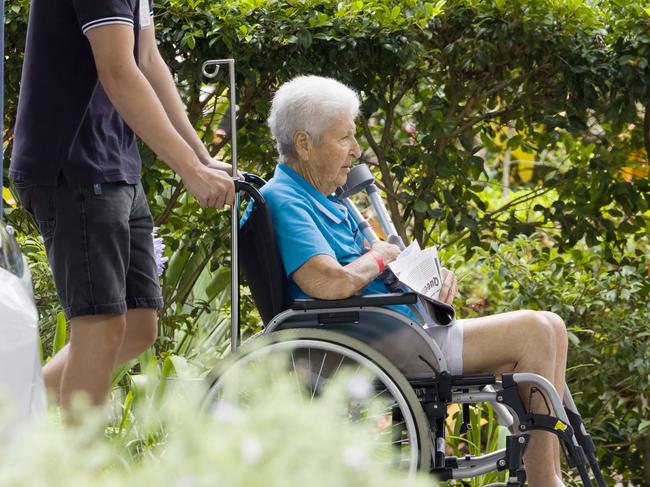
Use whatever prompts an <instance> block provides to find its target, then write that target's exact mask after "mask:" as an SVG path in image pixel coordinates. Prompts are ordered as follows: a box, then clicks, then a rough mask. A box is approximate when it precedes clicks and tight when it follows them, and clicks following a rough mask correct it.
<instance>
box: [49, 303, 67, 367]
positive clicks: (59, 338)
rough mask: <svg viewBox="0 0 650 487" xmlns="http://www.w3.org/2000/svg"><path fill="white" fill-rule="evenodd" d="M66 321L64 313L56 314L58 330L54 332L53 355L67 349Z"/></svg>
mask: <svg viewBox="0 0 650 487" xmlns="http://www.w3.org/2000/svg"><path fill="white" fill-rule="evenodd" d="M66 324H67V323H66V319H65V314H63V311H59V312H58V313H57V314H56V329H55V331H54V343H53V345H52V355H53V356H54V355H56V354H57V353H58V352H59V350H61V349H62V348H63V347H65V344H66V341H67V330H66Z"/></svg>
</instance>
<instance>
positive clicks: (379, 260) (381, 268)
mask: <svg viewBox="0 0 650 487" xmlns="http://www.w3.org/2000/svg"><path fill="white" fill-rule="evenodd" d="M370 253H371V254H372V256H373V257H374V258H375V260H376V261H377V266H378V267H379V273H380V274H381V273H382V272H384V269H385V268H386V263H385V262H384V259H382V257H381V255H380V254H379V252H377V251H376V250H371V251H370Z"/></svg>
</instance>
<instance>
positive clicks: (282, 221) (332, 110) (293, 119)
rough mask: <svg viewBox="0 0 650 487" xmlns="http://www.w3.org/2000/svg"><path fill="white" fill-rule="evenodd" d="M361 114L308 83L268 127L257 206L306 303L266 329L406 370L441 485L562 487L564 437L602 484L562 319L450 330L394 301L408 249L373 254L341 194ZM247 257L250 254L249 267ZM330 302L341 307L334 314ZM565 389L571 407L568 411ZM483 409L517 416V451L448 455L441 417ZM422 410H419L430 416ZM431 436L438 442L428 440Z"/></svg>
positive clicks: (486, 322) (296, 83)
mask: <svg viewBox="0 0 650 487" xmlns="http://www.w3.org/2000/svg"><path fill="white" fill-rule="evenodd" d="M358 111H359V98H358V96H357V94H356V93H355V92H354V91H353V90H351V89H350V88H348V87H347V86H345V85H343V84H341V83H339V82H337V81H335V80H332V79H329V78H322V77H317V76H306V77H299V78H296V79H294V80H292V81H290V82H287V83H285V84H284V85H282V86H281V87H280V88H279V90H278V91H277V93H276V94H275V97H274V99H273V104H272V108H271V114H270V117H269V126H270V129H271V132H272V134H273V137H274V138H275V140H276V141H277V148H278V151H279V156H280V157H279V160H280V162H279V164H278V165H277V167H276V169H275V174H274V176H273V178H271V179H270V180H269V182H268V183H267V184H265V185H264V186H263V187H262V189H261V191H260V192H261V195H262V197H261V198H259V200H260V201H264V202H265V206H266V208H267V210H268V215H269V216H270V221H271V222H272V227H273V231H272V234H273V235H272V236H273V237H274V239H275V244H274V245H276V246H277V248H278V250H279V257H280V260H281V269H282V274H283V275H282V279H283V283H282V284H280V285H281V286H282V287H284V288H285V289H284V292H285V293H286V294H287V295H288V298H289V300H297V301H294V305H293V306H290V307H291V308H292V309H289V310H287V311H285V312H284V313H281V314H280V315H279V316H278V317H275V318H273V319H272V320H269V319H267V320H265V321H269V323H268V326H267V329H269V331H273V330H275V331H278V330H282V329H287V328H294V329H295V328H300V327H305V328H309V327H311V328H312V329H316V328H323V327H324V328H325V329H328V330H334V331H336V332H337V333H344V334H347V335H349V336H351V337H355V338H357V339H359V340H360V341H362V342H365V343H366V344H369V345H370V347H372V348H373V349H374V351H375V352H376V351H377V350H378V351H379V352H381V354H382V355H383V356H384V357H386V358H388V359H389V361H390V362H392V363H393V364H394V365H396V366H397V368H398V369H399V371H395V372H394V373H395V374H399V375H400V377H402V374H403V375H404V376H405V377H406V379H407V381H408V384H409V385H410V388H412V389H413V390H415V392H416V397H417V402H418V403H419V404H420V405H421V406H422V407H423V410H424V413H425V415H426V417H427V422H428V423H429V424H430V432H432V433H429V431H427V432H426V433H422V431H421V430H418V431H417V432H416V433H417V434H415V435H414V437H415V436H417V437H419V444H418V445H419V446H418V448H419V449H424V450H425V451H426V455H427V456H430V459H426V458H423V457H420V459H419V463H420V467H422V466H423V464H425V465H427V466H428V462H429V460H430V461H431V464H432V465H431V467H430V469H431V471H433V472H434V473H436V474H438V475H439V476H440V477H441V478H443V479H450V478H462V477H467V476H474V475H478V474H481V473H485V472H486V471H489V470H495V469H499V470H502V469H508V470H509V471H510V480H509V483H508V484H507V485H512V486H516V485H523V483H524V480H525V479H526V477H527V480H528V481H529V483H530V485H531V486H541V487H549V486H559V485H563V484H562V481H561V471H560V442H558V440H557V439H556V436H558V437H559V438H560V440H561V441H563V443H564V447H565V450H566V451H567V453H568V458H569V463H570V465H573V464H577V465H578V468H579V470H580V475H581V477H582V479H583V482H584V483H585V485H591V483H590V481H589V478H588V475H587V474H586V470H585V469H586V467H585V465H586V463H585V462H586V460H585V458H584V457H585V453H586V457H587V458H588V461H589V463H590V464H591V466H592V469H593V470H594V474H595V475H596V476H597V478H598V476H599V475H600V474H599V472H598V473H596V470H597V464H596V463H595V459H594V458H592V457H593V451H592V450H593V448H592V447H593V443H591V440H590V438H589V437H588V435H587V434H586V432H584V428H582V426H581V422H580V416H579V414H578V413H577V411H575V406H574V405H573V401H572V400H571V399H570V394H569V393H568V389H565V367H566V359H567V331H566V328H565V325H564V322H563V321H562V319H561V318H560V317H559V316H557V315H556V314H554V313H551V312H546V311H513V312H510V313H503V314H498V315H493V316H486V317H480V318H472V319H464V320H457V321H455V322H454V323H452V324H451V325H449V326H440V325H436V324H429V323H423V322H421V321H420V319H419V317H418V315H416V314H414V313H413V311H412V309H413V307H412V306H411V307H409V306H407V305H406V304H400V303H406V302H407V301H408V299H410V302H411V303H412V302H413V301H414V298H413V297H412V295H411V297H410V298H408V299H406V298H405V299H402V300H401V301H400V299H401V298H400V299H398V298H394V299H392V300H391V299H390V297H388V298H384V297H385V296H386V293H390V288H388V287H387V285H386V284H385V282H384V280H382V279H381V278H380V275H382V273H383V271H384V268H385V266H387V265H388V264H390V263H391V262H393V261H394V260H395V259H396V258H397V257H398V255H399V254H400V248H398V247H397V246H395V245H393V244H390V243H387V242H383V241H376V242H374V243H373V244H372V245H371V246H370V245H368V244H367V242H365V241H364V238H363V235H362V233H361V232H360V231H359V225H358V224H357V222H355V220H354V219H353V218H352V217H351V215H350V212H349V211H347V209H346V207H345V206H343V205H342V204H341V202H340V201H339V200H337V198H336V197H335V196H334V195H333V193H334V192H335V190H336V189H337V188H338V187H340V186H342V185H344V184H345V183H346V180H347V178H348V174H349V173H350V170H351V164H352V161H353V160H355V159H356V158H358V157H359V156H360V153H361V151H360V148H359V144H358V143H357V140H356V138H355V132H356V127H355V119H356V117H357V114H358ZM251 206H254V205H251ZM250 210H251V208H250V207H249V211H248V214H247V215H246V216H245V217H244V218H245V219H246V218H247V217H249V216H250ZM246 259H247V256H246V255H245V256H244V259H243V260H242V264H243V265H244V266H245V262H246ZM245 271H246V269H245ZM247 275H248V272H247ZM442 275H443V281H444V282H443V286H442V290H441V293H440V298H439V299H440V301H442V302H445V303H448V304H451V303H452V302H453V301H454V299H455V297H456V293H457V287H456V277H455V275H454V274H453V272H451V271H448V270H446V269H443V273H442ZM276 285H278V283H276ZM252 290H253V294H254V295H255V289H252ZM357 296H360V297H357ZM393 296H394V295H393ZM305 298H312V299H313V298H315V299H316V301H313V300H312V301H309V300H305ZM364 299H366V300H373V299H374V301H372V302H369V303H366V302H364V301H363V300H364ZM380 299H383V301H380ZM301 300H302V301H301ZM337 300H345V301H337ZM355 300H356V301H355ZM295 303H299V305H298V306H296V304H295ZM300 303H303V305H300ZM305 303H307V304H305ZM328 303H343V304H342V305H341V306H339V305H336V308H330V309H325V306H327V305H328ZM332 306H334V305H332ZM258 307H259V305H258ZM282 307H284V306H282ZM282 307H281V308H282ZM378 307H381V308H380V310H377V308H378ZM373 309H374V310H375V311H372V310H373ZM337 310H338V311H337ZM310 320H311V321H310ZM292 323H293V324H292ZM380 329H382V330H384V331H381V332H380V331H378V330H380ZM407 335H408V336H407ZM369 336H371V338H369ZM372 337H374V338H372ZM424 342H426V345H423V343H424ZM355 343H356V342H355ZM358 346H359V347H361V345H360V344H359V345H358ZM427 347H430V348H427ZM424 348H427V349H426V351H423V350H424ZM364 350H365V349H364ZM431 350H434V353H431ZM310 353H312V352H310ZM369 353H371V352H370V351H368V354H369ZM311 358H312V361H313V356H311ZM322 360H323V364H324V363H325V358H323V359H322ZM434 361H437V363H432V362H434ZM396 362H398V363H396ZM323 364H320V368H321V369H323V367H324V366H323ZM339 365H340V364H339ZM317 366H318V363H317V364H316V367H317ZM325 367H326V366H325ZM386 367H388V366H386ZM386 367H384V370H388V369H386ZM391 370H392V369H391ZM423 374H424V375H423ZM426 375H428V376H429V377H425V376H426ZM431 377H433V379H431ZM524 379H531V380H529V381H525V380H524ZM402 383H403V381H402V382H400V384H402ZM492 386H494V387H495V388H496V392H495V389H490V388H491V387H492ZM403 389H404V387H403ZM490 391H492V392H490ZM540 391H541V392H540ZM565 391H566V394H567V395H568V396H569V397H568V400H569V404H570V406H571V407H569V408H567V407H566V406H562V396H563V395H564V394H565ZM410 393H412V391H411V392H410ZM410 393H409V394H410ZM482 394H483V395H482ZM490 394H492V395H490ZM545 396H553V397H551V398H549V397H545ZM409 397H412V396H409ZM477 398H478V399H477ZM490 398H491V399H492V400H490ZM407 399H408V398H407ZM553 399H555V400H553ZM566 399H567V398H565V405H566V404H567V401H566ZM481 400H483V401H489V402H492V403H493V404H495V407H499V406H500V407H501V409H502V410H503V411H510V412H513V413H514V414H513V415H512V416H513V417H514V418H515V419H514V426H513V429H515V430H516V431H514V432H513V436H512V440H513V441H511V442H508V448H507V451H506V452H505V453H502V454H501V456H498V455H496V456H490V455H486V456H485V458H482V459H479V460H476V461H474V460H470V459H469V457H466V458H458V459H456V458H450V457H446V456H445V451H444V441H442V442H441V440H444V417H445V414H444V412H442V413H440V411H439V408H440V407H442V408H445V407H446V404H447V403H451V402H460V403H463V404H465V403H469V402H477V401H481ZM413 402H416V401H411V402H410V403H409V407H410V408H411V409H413V408H414V407H417V408H418V410H420V409H419V406H413V404H412V403H413ZM498 403H502V404H505V405H506V406H507V408H503V406H501V405H500V404H498ZM549 404H550V406H549ZM551 406H552V407H551ZM557 409H559V411H558V410H557ZM420 411H421V410H420ZM567 413H568V415H567ZM506 414H507V413H506ZM416 419H417V418H416ZM536 425H537V426H538V427H536ZM575 430H580V432H578V433H580V434H577V433H576V431H575ZM528 433H529V434H528ZM553 433H554V434H555V435H554V434H553ZM582 433H584V434H582ZM430 434H433V436H434V438H427V436H429V435H430ZM574 434H575V437H574V436H573V435H574ZM563 435H564V436H563ZM576 438H577V439H576ZM427 443H430V444H428V445H427ZM522 457H523V459H522ZM522 463H523V465H522ZM524 466H525V469H524ZM598 481H599V485H600V479H598ZM602 485H604V484H602Z"/></svg>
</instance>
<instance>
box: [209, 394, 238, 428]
mask: <svg viewBox="0 0 650 487" xmlns="http://www.w3.org/2000/svg"><path fill="white" fill-rule="evenodd" d="M212 415H213V416H214V419H216V420H217V421H221V422H223V423H234V422H236V421H239V420H240V419H241V417H242V413H241V411H240V410H239V409H238V408H237V407H236V406H234V405H233V404H231V403H229V402H228V401H225V400H223V399H220V400H219V401H217V402H216V403H215V405H214V407H213V408H212Z"/></svg>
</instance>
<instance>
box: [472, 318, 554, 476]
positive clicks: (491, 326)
mask: <svg viewBox="0 0 650 487" xmlns="http://www.w3.org/2000/svg"><path fill="white" fill-rule="evenodd" d="M556 328H558V326H557V323H555V322H554V321H553V319H552V318H550V317H549V316H548V315H545V314H543V313H541V312H535V311H513V312H510V313H503V314H499V315H493V316H486V317H481V318H474V319H470V320H466V321H464V322H463V337H464V343H463V372H464V373H478V372H493V373H502V372H504V371H510V372H530V373H535V374H539V375H541V376H542V377H545V378H546V379H548V380H549V381H551V382H552V383H553V385H554V386H555V388H556V389H557V390H559V391H562V390H563V388H564V367H565V365H566V352H564V354H563V353H562V350H563V349H566V338H565V339H564V340H565V343H564V344H563V345H562V347H560V350H558V341H560V340H561V337H559V336H558V335H559V334H558V333H557V330H556ZM564 336H565V337H566V333H565V335H564ZM559 368H562V372H561V373H558V370H559ZM558 375H559V376H560V377H558ZM558 379H560V380H561V381H562V382H561V383H557V381H558ZM529 391H530V388H529V387H523V388H522V389H521V393H522V397H523V399H524V403H525V404H526V406H527V407H528V408H532V409H533V410H535V411H541V412H544V411H545V407H546V406H545V403H544V401H543V399H542V398H541V397H540V395H539V394H534V395H533V398H532V401H531V404H528V396H529ZM556 443H557V441H556V440H555V438H554V435H552V434H551V433H546V432H542V431H533V432H531V435H530V444H529V446H528V448H527V451H526V455H525V458H524V461H525V464H526V474H527V477H528V481H529V485H530V486H531V487H549V486H555V485H557V479H556V468H557V465H558V455H557V454H558V452H559V450H558V448H557V447H556V446H554V444H556Z"/></svg>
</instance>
